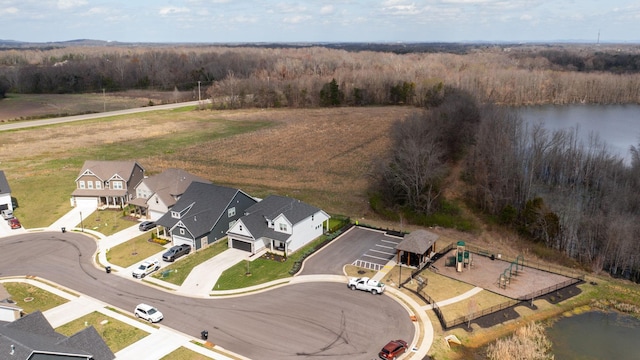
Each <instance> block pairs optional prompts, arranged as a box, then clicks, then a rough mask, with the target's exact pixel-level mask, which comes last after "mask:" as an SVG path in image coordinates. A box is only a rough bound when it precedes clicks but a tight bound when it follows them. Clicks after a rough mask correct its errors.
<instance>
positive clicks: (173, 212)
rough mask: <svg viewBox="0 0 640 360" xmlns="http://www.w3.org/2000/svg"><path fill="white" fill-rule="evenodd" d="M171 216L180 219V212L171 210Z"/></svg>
mask: <svg viewBox="0 0 640 360" xmlns="http://www.w3.org/2000/svg"><path fill="white" fill-rule="evenodd" d="M171 217H172V218H174V219H180V213H179V212H177V211H172V212H171Z"/></svg>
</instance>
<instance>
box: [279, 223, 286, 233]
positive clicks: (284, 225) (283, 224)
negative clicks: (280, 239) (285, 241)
mask: <svg viewBox="0 0 640 360" xmlns="http://www.w3.org/2000/svg"><path fill="white" fill-rule="evenodd" d="M280 231H282V232H287V224H285V223H280Z"/></svg>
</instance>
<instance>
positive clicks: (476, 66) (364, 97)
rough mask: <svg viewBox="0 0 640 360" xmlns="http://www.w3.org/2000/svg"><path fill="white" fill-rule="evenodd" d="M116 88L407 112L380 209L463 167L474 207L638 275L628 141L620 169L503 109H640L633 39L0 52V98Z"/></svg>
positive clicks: (379, 179)
mask: <svg viewBox="0 0 640 360" xmlns="http://www.w3.org/2000/svg"><path fill="white" fill-rule="evenodd" d="M200 86H201V88H200ZM129 89H145V90H163V91H186V93H187V94H189V95H188V97H189V98H188V99H185V100H194V99H198V97H199V96H200V95H202V97H203V98H205V97H206V98H209V99H211V100H212V105H211V106H212V108H213V109H237V108H249V107H257V108H269V107H289V108H312V107H337V106H374V105H375V106H380V105H385V106H394V105H405V106H406V105H410V106H414V107H415V109H416V111H415V113H414V114H413V115H411V116H409V117H407V118H405V119H398V120H397V123H396V124H395V125H394V127H393V128H392V131H391V133H390V138H391V140H392V147H391V148H390V149H389V153H388V156H387V157H386V158H384V159H379V160H377V161H376V163H375V164H373V166H372V168H373V169H375V171H372V173H373V174H374V175H372V179H371V184H372V191H373V192H374V193H375V194H376V195H375V197H376V198H379V199H380V201H381V203H380V204H381V205H380V206H379V207H376V209H377V210H379V211H381V212H385V211H386V213H388V214H391V215H389V216H394V215H393V213H396V214H397V213H405V215H404V216H405V218H409V219H414V220H415V221H416V222H419V221H420V220H419V219H420V216H421V215H430V214H435V213H438V212H442V211H446V208H447V206H448V203H447V199H445V198H444V195H443V189H444V188H445V187H446V185H447V184H446V179H447V176H448V175H449V174H451V172H452V168H453V167H454V166H456V165H461V166H462V169H463V170H462V175H461V176H462V178H463V180H464V182H465V185H466V188H465V192H464V194H463V195H464V200H465V202H466V203H467V204H468V205H469V206H471V207H472V208H474V209H476V210H477V211H478V212H479V213H481V214H484V215H486V216H487V217H489V218H492V219H495V220H494V221H495V222H497V223H500V224H502V225H503V226H506V227H509V228H512V229H514V230H515V231H517V232H518V233H520V234H522V235H524V236H525V237H527V238H528V239H530V240H531V241H533V242H537V243H541V244H544V245H545V246H547V247H549V248H553V249H555V250H558V251H559V252H562V253H564V254H566V255H567V256H569V257H571V258H573V259H576V260H577V261H579V262H580V263H581V264H582V265H583V266H585V267H590V268H591V269H592V270H593V271H596V272H598V271H602V270H606V271H609V272H610V273H612V274H614V275H621V276H625V277H629V278H633V279H634V280H636V281H637V280H638V279H639V278H640V242H639V241H638V239H639V238H640V223H638V221H637V219H638V218H639V216H640V146H638V147H632V148H631V150H630V151H631V153H632V161H631V164H625V163H624V161H623V159H621V158H619V157H617V156H614V155H612V154H610V153H609V152H608V150H607V147H606V144H604V143H602V142H601V141H600V140H599V139H598V138H597V137H592V138H591V139H590V140H589V141H588V142H587V143H583V142H581V141H580V140H579V138H578V136H577V130H564V131H548V130H546V129H544V127H543V126H542V125H533V126H532V125H529V126H527V125H526V124H525V123H524V122H523V121H522V120H521V119H519V118H518V116H517V114H516V113H514V112H512V111H510V110H509V108H510V107H512V106H523V105H533V104H574V103H592V104H638V103H640V48H638V47H637V46H635V47H634V46H630V45H628V46H622V47H620V46H614V45H607V46H604V45H603V46H596V45H573V46H570V45H557V46H542V45H519V46H507V45H482V46H454V47H442V46H440V45H438V46H435V47H428V46H423V47H417V46H413V47H409V48H407V47H406V46H405V47H399V46H398V45H394V46H389V47H386V48H385V47H384V46H381V45H380V46H376V47H371V46H368V47H367V46H362V47H359V46H355V45H349V46H345V45H344V44H343V45H341V46H334V47H333V48H332V47H328V46H327V47H323V46H289V47H277V46H246V47H242V46H234V47H231V46H165V47H143V46H140V47H136V46H120V47H107V46H85V47H82V46H76V47H73V46H72V47H53V48H44V49H43V48H27V49H16V48H12V49H0V96H4V95H5V94H7V93H58V94H68V93H84V92H101V91H103V90H104V91H107V92H120V91H126V90H129ZM200 91H202V92H201V94H200ZM0 106H1V102H0ZM639 141H640V140H639Z"/></svg>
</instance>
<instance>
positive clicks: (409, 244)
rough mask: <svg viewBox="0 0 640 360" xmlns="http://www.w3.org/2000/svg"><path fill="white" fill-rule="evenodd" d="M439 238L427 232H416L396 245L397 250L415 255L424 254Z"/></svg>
mask: <svg viewBox="0 0 640 360" xmlns="http://www.w3.org/2000/svg"><path fill="white" fill-rule="evenodd" d="M438 238H439V236H438V235H437V234H434V233H432V232H430V231H427V230H416V231H412V232H411V233H410V234H407V235H406V236H405V237H404V239H403V240H402V241H401V242H400V243H399V244H398V245H396V250H401V251H406V252H410V253H414V254H424V253H426V252H427V250H429V248H431V246H432V245H433V244H434V243H435V242H436V240H438Z"/></svg>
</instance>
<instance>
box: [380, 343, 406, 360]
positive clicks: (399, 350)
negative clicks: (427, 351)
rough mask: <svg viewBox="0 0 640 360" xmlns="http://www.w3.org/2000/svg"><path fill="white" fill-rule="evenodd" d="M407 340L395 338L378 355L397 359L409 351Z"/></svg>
mask: <svg viewBox="0 0 640 360" xmlns="http://www.w3.org/2000/svg"><path fill="white" fill-rule="evenodd" d="M408 346H409V345H407V342H406V341H404V340H393V341H389V343H388V344H387V345H385V346H384V347H383V348H382V350H380V353H379V354H378V356H379V357H380V359H397V358H398V356H400V355H402V354H404V353H405V351H407V347H408Z"/></svg>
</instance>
